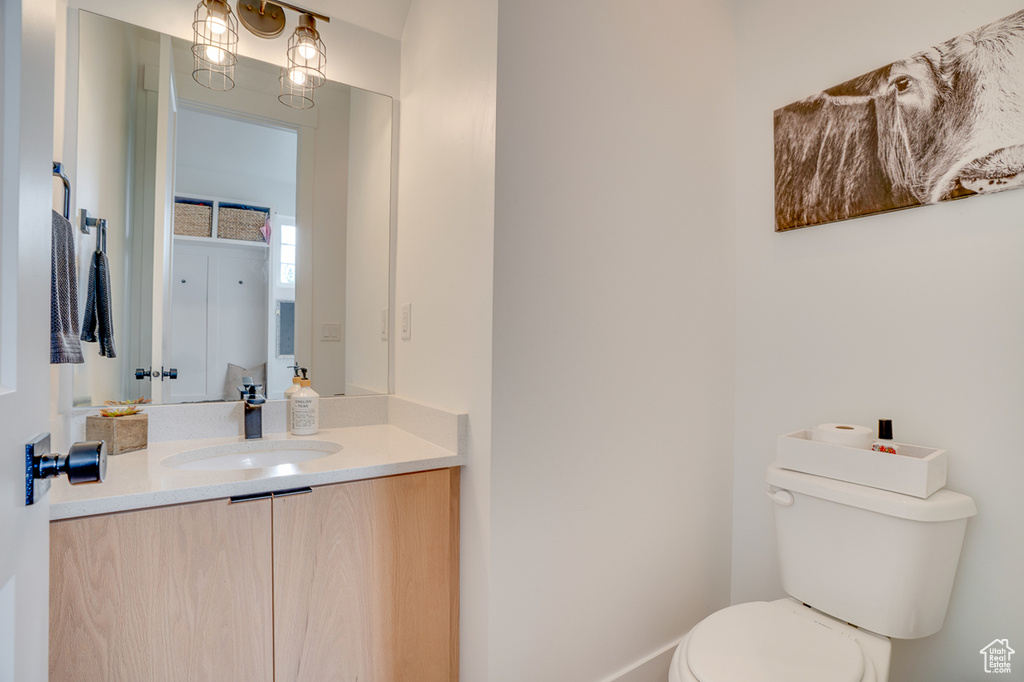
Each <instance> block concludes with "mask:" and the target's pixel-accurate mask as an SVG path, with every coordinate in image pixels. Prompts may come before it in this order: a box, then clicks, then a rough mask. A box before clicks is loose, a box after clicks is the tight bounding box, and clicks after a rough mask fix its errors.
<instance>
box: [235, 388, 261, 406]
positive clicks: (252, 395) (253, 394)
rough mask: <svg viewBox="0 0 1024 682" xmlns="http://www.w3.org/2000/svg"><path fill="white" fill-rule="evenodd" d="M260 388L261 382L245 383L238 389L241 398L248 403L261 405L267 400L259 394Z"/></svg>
mask: <svg viewBox="0 0 1024 682" xmlns="http://www.w3.org/2000/svg"><path fill="white" fill-rule="evenodd" d="M262 388H263V384H245V387H244V388H240V389H239V390H240V391H241V392H242V400H244V401H245V402H246V403H248V404H249V405H262V404H263V403H265V402H267V399H266V398H265V397H264V396H262V395H261V394H260V390H261V389H262Z"/></svg>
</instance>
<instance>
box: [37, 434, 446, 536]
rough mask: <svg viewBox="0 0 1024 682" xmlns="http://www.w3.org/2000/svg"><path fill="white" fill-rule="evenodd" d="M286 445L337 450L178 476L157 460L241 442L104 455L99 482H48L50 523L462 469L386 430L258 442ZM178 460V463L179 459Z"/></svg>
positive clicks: (437, 450)
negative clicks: (317, 444) (321, 444)
mask: <svg viewBox="0 0 1024 682" xmlns="http://www.w3.org/2000/svg"><path fill="white" fill-rule="evenodd" d="M284 439H294V440H311V441H331V442H335V443H338V444H339V445H341V450H340V451H339V452H336V453H334V454H331V455H328V456H326V457H322V458H320V459H314V460H310V461H307V462H300V463H297V464H282V465H279V466H274V467H267V468H263V469H240V470H233V471H182V470H176V469H172V468H170V467H167V466H163V465H162V464H161V462H162V461H164V460H165V459H167V458H168V457H172V456H174V455H178V454H179V453H182V452H184V451H187V450H193V449H196V448H205V447H210V446H222V445H230V444H237V443H245V442H246V441H245V439H244V438H241V437H239V436H233V437H221V438H199V439H193V440H179V441H165V442H160V443H151V444H150V446H149V447H148V448H147V449H145V450H138V451H136V452H129V453H125V454H122V455H115V456H112V457H109V458H108V460H107V476H106V479H105V480H104V481H103V483H88V484H80V485H76V486H72V485H69V484H68V482H67V479H66V478H64V477H61V478H59V479H56V480H54V482H53V487H52V488H51V489H50V519H51V520H57V519H68V518H75V517H78V516H91V515H94V514H107V513H111V512H120V511H129V510H132V509H144V508H147V507H160V506H164V505H169V504H181V503H184V502H196V501H199V500H212V499H217V498H225V497H233V496H237V495H251V494H254V493H264V492H270V491H274V490H287V489H290V488H301V487H305V486H316V485H326V484H329V483H340V482H343V481H356V480H361V479H366V478H377V477H380V476H392V475H395V474H405V473H412V472H415V471H427V470H429V469H440V468H446V467H453V466H462V465H464V464H465V463H466V456H465V454H464V453H462V454H460V453H459V452H456V451H453V450H448V449H446V448H443V447H441V446H439V445H435V444H433V443H431V442H428V441H426V440H424V439H422V438H418V437H416V436H414V435H412V434H410V433H408V432H407V431H403V430H402V429H400V428H398V427H396V426H393V425H391V424H376V425H372V426H351V427H345V428H332V429H321V430H320V432H319V433H317V434H316V435H313V436H291V435H288V434H283V433H278V434H269V435H267V436H265V437H264V438H263V439H262V440H264V441H274V440H284ZM460 449H461V448H460ZM176 459H177V460H179V461H180V457H178V458H176Z"/></svg>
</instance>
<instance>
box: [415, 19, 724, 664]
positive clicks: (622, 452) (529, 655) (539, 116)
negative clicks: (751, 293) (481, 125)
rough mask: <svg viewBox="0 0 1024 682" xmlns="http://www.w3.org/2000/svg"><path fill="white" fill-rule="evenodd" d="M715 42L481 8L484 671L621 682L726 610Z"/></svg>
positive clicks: (710, 37)
mask: <svg viewBox="0 0 1024 682" xmlns="http://www.w3.org/2000/svg"><path fill="white" fill-rule="evenodd" d="M732 31H733V28H732V15H731V11H730V9H729V5H728V3H721V2H716V1H714V0H688V1H686V2H678V1H677V0H642V1H640V2H633V3H621V2H616V1H614V0H598V1H596V2H595V1H594V0H563V1H560V2H557V3H550V2H547V1H545V0H520V1H518V2H507V3H506V2H502V3H501V5H500V10H499V23H498V55H499V58H498V113H497V116H498V135H497V169H496V180H497V189H496V209H495V245H494V251H495V284H494V289H495V292H494V299H495V300H494V398H493V401H494V402H493V441H492V443H493V445H492V447H493V451H492V477H491V502H492V511H491V514H492V531H491V547H492V554H491V566H492V568H491V584H492V590H491V625H490V627H491V632H490V635H491V649H490V666H489V670H490V677H489V678H488V679H490V680H491V681H492V682H503V681H508V682H513V681H519V680H535V681H537V682H543V681H550V682H561V681H564V680H588V681H596V680H603V679H613V678H614V679H622V678H620V677H619V675H618V673H617V671H621V670H623V669H626V668H628V667H630V666H631V665H632V664H634V663H635V662H637V661H640V660H641V659H643V658H645V657H646V656H648V655H650V654H653V653H656V652H658V651H659V650H661V649H662V648H663V647H665V646H666V645H668V644H670V643H671V642H673V641H675V640H676V639H678V638H679V637H681V636H682V635H683V634H684V632H685V631H686V630H687V629H689V628H690V627H691V626H693V625H694V624H695V623H696V622H697V621H699V620H700V619H701V618H703V617H704V616H706V615H708V614H710V613H711V612H713V611H715V610H716V609H719V608H721V607H723V606H726V605H727V604H728V602H729V578H728V575H729V562H730V544H729V533H730V513H731V507H730V486H731V475H732V463H731V453H732V437H731V434H732V407H733V370H732V368H733V311H734V298H733V280H734V272H733V268H732V260H733V202H734V190H733V187H734V186H733V174H734V163H735V161H734V156H733V148H732V136H733V134H732V130H733V126H732V118H733V74H734V67H733V61H732V51H733V43H732ZM401 377H402V374H401V373H400V374H399V378H401ZM471 414H472V413H471ZM667 654H670V651H668V650H667V651H666V656H662V657H661V659H660V660H659V661H656V663H658V666H656V667H653V668H651V669H645V670H643V671H642V673H636V674H635V676H631V677H630V679H637V680H639V679H645V680H647V679H649V680H654V679H661V680H664V679H665V677H664V675H665V674H667V673H666V669H667ZM471 679H472V678H471Z"/></svg>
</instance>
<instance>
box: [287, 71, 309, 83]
mask: <svg viewBox="0 0 1024 682" xmlns="http://www.w3.org/2000/svg"><path fill="white" fill-rule="evenodd" d="M288 78H290V79H291V81H292V83H295V84H296V85H305V84H306V74H305V72H303V71H300V70H299V69H291V70H290V71H289V72H288Z"/></svg>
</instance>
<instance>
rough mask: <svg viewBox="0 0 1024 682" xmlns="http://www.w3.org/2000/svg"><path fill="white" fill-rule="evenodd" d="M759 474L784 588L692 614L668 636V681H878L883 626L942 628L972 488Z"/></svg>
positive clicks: (888, 631)
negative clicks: (672, 645)
mask: <svg viewBox="0 0 1024 682" xmlns="http://www.w3.org/2000/svg"><path fill="white" fill-rule="evenodd" d="M766 480H767V482H768V485H769V490H768V497H769V498H770V499H771V500H772V502H773V503H774V504H773V508H774V514H775V534H776V541H777V544H778V551H779V568H780V574H781V577H782V588H783V589H784V590H785V592H786V594H788V595H790V596H789V597H788V598H784V599H779V600H777V601H771V602H748V603H745V604H736V605H734V606H730V607H728V608H725V609H722V610H721V611H717V612H715V613H713V614H711V615H710V616H708V617H707V618H705V619H704V620H702V621H701V622H700V623H698V624H697V625H696V626H695V627H694V628H693V629H692V630H690V632H688V633H687V634H686V636H685V637H683V639H682V641H681V642H680V643H679V646H678V647H676V651H675V655H674V656H673V658H672V665H671V668H670V670H669V682H888V680H889V660H890V653H891V646H892V645H891V641H890V638H895V639H918V638H921V637H927V636H928V635H931V634H934V633H936V632H938V631H939V630H940V629H941V628H942V622H943V620H944V619H945V616H946V608H947V607H948V605H949V596H950V592H951V591H952V588H953V578H954V577H955V575H956V567H957V563H958V562H959V560H960V548H961V546H962V545H963V539H964V530H965V528H966V526H967V519H968V518H969V517H971V516H974V515H975V514H977V508H976V506H975V504H974V500H972V499H971V498H970V497H968V496H967V495H962V494H960V493H956V492H953V491H952V490H946V489H941V490H938V491H936V492H934V493H932V495H930V496H929V497H928V498H925V499H921V498H918V497H911V496H909V495H901V494H899V493H894V492H889V491H886V490H879V489H877V488H869V487H867V486H862V485H857V484H854V483H847V482H845V481H839V480H835V479H831V478H824V477H821V476H814V475H811V474H805V473H801V472H797V471H789V470H787V469H782V468H780V467H778V466H776V465H772V466H770V467H769V468H768V473H767V476H766Z"/></svg>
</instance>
